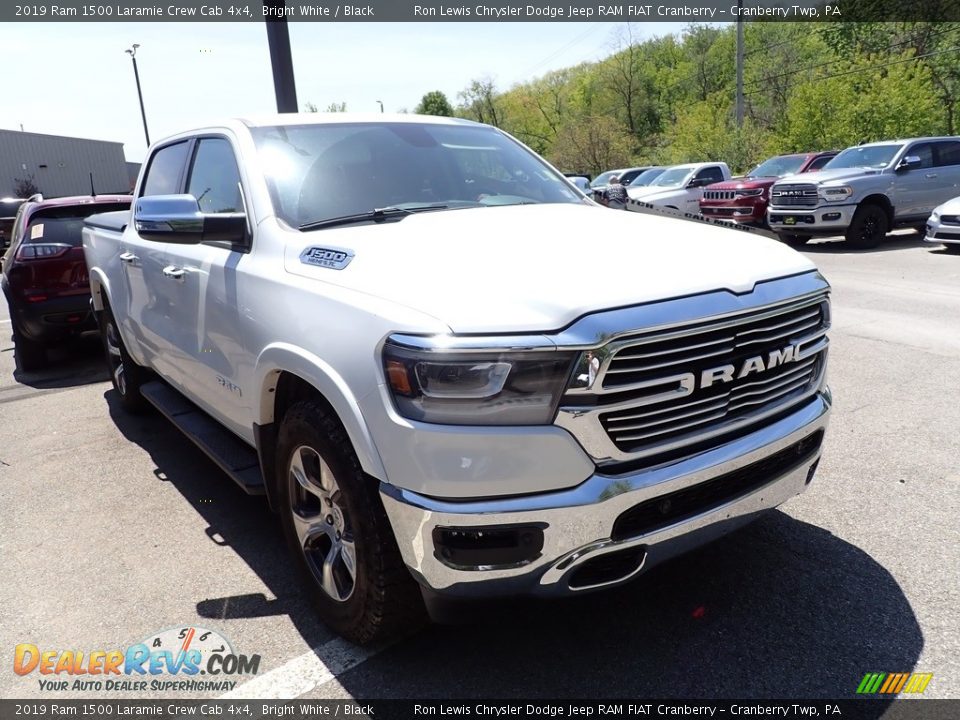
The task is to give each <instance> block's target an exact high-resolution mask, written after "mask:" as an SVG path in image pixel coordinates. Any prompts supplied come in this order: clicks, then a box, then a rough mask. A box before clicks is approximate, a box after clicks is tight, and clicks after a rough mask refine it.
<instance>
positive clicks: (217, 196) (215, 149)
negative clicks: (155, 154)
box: [187, 138, 243, 213]
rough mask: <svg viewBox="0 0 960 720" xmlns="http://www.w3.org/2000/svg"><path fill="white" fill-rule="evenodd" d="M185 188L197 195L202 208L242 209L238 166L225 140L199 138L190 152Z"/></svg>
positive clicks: (207, 209)
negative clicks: (194, 151) (192, 152)
mask: <svg viewBox="0 0 960 720" xmlns="http://www.w3.org/2000/svg"><path fill="white" fill-rule="evenodd" d="M187 192H188V193H189V194H190V195H193V196H194V197H195V198H196V199H197V202H198V203H199V204H200V210H201V212H205V213H231V212H243V202H242V200H241V196H240V171H239V170H238V169H237V160H236V158H235V157H234V155H233V148H232V147H230V143H229V142H228V141H227V140H224V139H223V138H203V139H201V140H200V142H199V143H198V144H197V151H196V153H195V154H194V156H193V166H192V167H191V168H190V180H189V181H188V182H187Z"/></svg>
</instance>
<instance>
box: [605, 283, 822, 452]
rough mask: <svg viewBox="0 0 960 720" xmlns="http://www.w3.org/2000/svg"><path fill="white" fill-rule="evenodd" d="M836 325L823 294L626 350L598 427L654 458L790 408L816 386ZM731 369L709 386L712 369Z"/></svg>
mask: <svg viewBox="0 0 960 720" xmlns="http://www.w3.org/2000/svg"><path fill="white" fill-rule="evenodd" d="M828 324H829V312H828V309H827V304H826V299H825V297H824V296H816V297H813V298H808V299H806V300H803V301H800V302H792V303H785V304H783V305H780V306H779V307H775V308H765V309H762V310H757V311H754V312H750V313H744V314H741V315H738V316H735V317H732V318H723V319H719V320H715V321H712V322H710V321H707V322H702V323H699V324H696V325H692V326H690V327H687V328H684V329H682V330H676V329H674V330H672V331H663V332H657V333H654V334H651V335H648V336H644V337H641V338H637V339H631V340H627V341H624V342H622V343H618V344H617V346H616V347H615V348H614V347H611V348H610V357H609V359H608V360H607V362H606V364H605V366H604V367H603V369H602V371H601V374H600V377H599V378H598V383H599V387H598V388H597V389H596V390H595V392H597V393H598V405H599V410H600V411H601V413H600V417H599V419H600V424H601V426H602V427H603V429H604V431H605V432H606V434H607V436H608V437H609V438H610V440H611V441H612V442H613V444H614V445H615V446H616V447H617V448H618V449H619V450H621V451H622V452H625V453H631V454H633V453H643V454H648V453H652V452H655V451H656V450H657V449H662V448H663V447H664V446H668V447H669V448H673V447H676V446H680V445H683V444H687V443H690V442H695V441H697V440H698V439H700V438H702V437H703V435H704V434H705V433H711V432H713V431H719V429H722V428H723V427H725V426H729V425H730V424H731V423H733V422H735V421H738V420H742V419H744V418H749V417H752V416H756V415H761V414H763V415H766V414H769V413H770V412H773V411H775V410H778V409H785V408H786V407H788V406H789V405H790V404H791V402H793V401H796V400H798V399H800V398H801V397H805V396H806V395H808V394H809V393H810V391H811V390H812V389H813V388H814V387H815V386H816V384H817V382H818V380H819V377H820V374H821V369H822V364H823V363H822V360H823V356H824V353H825V349H826V339H825V337H824V335H825V333H826V330H827V327H828ZM794 346H795V347H796V350H795V355H792V356H791V359H790V361H789V362H785V361H784V355H783V353H784V352H791V353H792V352H794V351H790V350H789V348H791V347H794ZM771 353H773V354H774V357H773V359H771ZM751 358H760V359H761V362H762V363H763V368H762V369H761V368H759V367H758V366H757V365H756V361H753V363H752V364H749V363H750V359H751ZM745 365H749V367H750V368H751V369H750V371H749V372H745V373H744V372H742V371H743V370H744V369H745V368H744V366H745ZM724 368H730V370H729V373H730V375H731V377H732V379H731V380H730V381H727V382H723V381H718V380H714V381H713V382H706V381H705V379H704V372H705V371H709V372H710V373H711V375H710V377H716V374H717V372H718V371H722V370H723V369H724ZM721 375H722V372H721ZM703 385H706V387H703ZM595 387H596V386H595ZM605 404H609V405H610V410H609V411H607V412H603V406H604V405H605Z"/></svg>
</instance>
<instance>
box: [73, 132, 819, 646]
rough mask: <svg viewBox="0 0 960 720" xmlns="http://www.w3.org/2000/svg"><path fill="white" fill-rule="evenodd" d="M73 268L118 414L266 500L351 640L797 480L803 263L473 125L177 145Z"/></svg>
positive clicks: (612, 555) (605, 570) (811, 271)
mask: <svg viewBox="0 0 960 720" xmlns="http://www.w3.org/2000/svg"><path fill="white" fill-rule="evenodd" d="M584 238H590V241H589V243H585V242H584ZM588 245H589V247H588ZM84 250H85V253H86V259H87V263H88V265H89V270H90V285H91V290H92V298H93V299H92V303H93V308H94V310H95V312H96V313H97V315H98V317H99V319H100V327H101V330H102V336H103V341H104V347H105V350H106V355H107V359H108V362H109V363H110V368H111V376H112V378H113V385H114V388H115V390H116V393H117V394H118V397H119V399H120V402H121V403H122V405H123V406H124V407H125V408H126V409H128V410H130V411H139V410H141V409H142V408H143V407H144V405H145V403H150V404H152V405H154V406H155V407H156V408H158V409H159V410H160V411H161V412H162V413H164V414H165V415H166V416H167V417H169V419H170V420H171V421H172V422H173V423H174V424H175V425H176V426H177V427H179V428H180V429H181V430H182V431H183V432H184V433H185V434H186V435H187V437H189V438H190V439H191V440H192V441H193V442H195V443H196V444H197V445H198V446H199V447H201V448H202V449H203V450H204V451H205V452H207V454H208V455H209V456H210V457H211V458H212V459H213V460H214V461H215V462H216V463H217V464H218V465H219V466H220V467H221V468H222V469H223V470H224V471H225V472H226V473H227V474H228V475H229V476H230V477H232V478H233V479H234V480H235V481H237V482H238V483H239V485H240V486H241V487H242V488H243V489H244V490H246V491H247V492H251V493H262V494H265V495H266V496H267V499H268V501H269V503H270V505H271V507H272V508H273V509H274V510H275V511H276V512H277V513H278V514H279V517H280V520H281V524H282V526H283V530H284V533H285V535H286V538H287V541H288V542H289V544H290V546H291V549H292V552H293V557H294V558H295V562H296V564H297V565H298V566H299V568H300V570H301V571H302V572H303V575H304V577H305V578H306V581H307V583H308V586H309V587H310V590H311V593H312V596H313V597H314V599H315V601H316V605H317V607H318V609H319V612H320V613H321V614H322V618H323V620H324V621H325V622H327V623H328V624H329V625H330V626H331V627H332V628H334V629H335V630H336V631H338V632H340V633H341V634H343V635H344V636H346V637H348V638H350V639H352V640H355V641H358V642H369V641H373V640H376V639H378V638H382V637H384V636H385V635H389V634H391V633H393V632H396V631H397V630H398V629H399V628H403V627H404V626H407V625H408V624H409V622H410V621H411V618H414V617H417V616H419V615H420V614H422V612H423V609H424V606H425V605H426V607H427V609H428V610H431V611H433V612H436V611H438V610H439V609H441V608H443V607H445V605H446V601H447V600H448V599H454V600H457V599H483V598H488V597H493V596H516V595H523V594H530V595H538V596H550V595H563V594H571V593H578V592H585V591H589V590H594V589H598V588H604V587H609V586H614V585H618V584H621V583H624V582H627V581H628V580H630V579H631V578H633V577H635V576H637V575H638V574H639V573H641V572H642V571H645V570H647V569H649V568H651V567H653V566H654V565H656V564H657V563H660V562H662V561H664V560H665V559H667V558H669V557H671V556H674V555H676V554H678V553H681V552H684V551H686V550H688V549H690V548H693V547H696V546H698V545H701V544H702V543H704V542H707V541H708V540H710V539H712V538H715V537H718V536H720V535H722V534H724V533H726V532H728V531H730V530H732V529H733V528H736V527H738V526H740V525H742V524H743V523H745V522H747V521H749V520H750V519H751V518H754V517H756V516H757V515H758V513H760V512H761V511H763V510H767V509H770V508H773V507H775V506H777V505H779V504H780V503H782V502H783V501H785V500H787V499H789V498H790V497H792V496H794V495H796V494H798V493H800V492H802V491H803V490H804V489H805V487H806V486H807V485H808V483H809V482H810V481H811V479H812V478H813V474H814V471H815V469H816V466H817V462H818V460H819V457H820V450H821V443H822V440H823V435H824V431H825V428H826V426H827V419H828V416H829V412H830V406H831V397H830V393H829V390H828V388H827V386H826V384H825V372H826V359H827V342H828V341H827V337H826V333H827V330H828V327H829V324H830V308H829V285H828V284H827V282H826V281H825V280H824V278H823V277H822V276H821V275H820V274H819V273H818V272H817V270H816V269H815V268H814V266H813V265H812V264H811V263H810V262H809V261H808V260H807V259H805V258H804V257H803V256H801V255H800V254H798V253H796V252H795V251H794V250H792V249H791V248H789V247H786V246H785V245H783V244H781V243H778V242H775V241H772V240H767V239H763V238H757V237H744V236H743V235H742V234H741V233H737V232H735V231H732V230H728V229H724V228H718V227H709V226H701V225H698V224H696V223H692V222H685V221H682V220H675V219H671V218H662V217H651V216H646V215H635V214H631V213H616V212H610V211H609V210H606V209H604V208H602V207H600V206H598V205H596V204H595V203H593V202H592V201H591V200H589V199H587V198H586V197H585V196H584V195H583V194H582V193H580V192H579V191H578V190H577V189H576V188H575V187H574V186H573V185H571V184H570V183H569V182H567V180H566V179H565V178H564V177H563V176H562V175H561V174H560V173H559V172H557V171H556V170H555V169H554V168H552V167H550V166H549V165H547V164H546V163H545V162H544V161H543V160H541V159H540V158H539V157H538V156H536V155H535V154H534V153H533V152H531V151H530V150H529V149H527V148H526V147H524V146H523V145H521V144H520V143H518V142H517V141H516V140H514V139H513V138H511V137H510V136H508V135H506V134H505V133H503V132H501V131H499V130H497V129H494V128H491V127H488V126H485V125H479V124H475V123H470V122H467V121H462V120H455V119H450V118H425V117H418V116H413V115H398V116H389V115H387V116H384V115H374V116H366V117H365V116H350V115H340V114H338V115H334V116H330V117H327V116H322V115H307V116H298V115H283V116H273V117H270V118H267V119H264V120H258V121H249V120H242V121H241V120H238V121H230V122H226V123H224V124H222V125H218V126H215V127H206V128H201V129H197V130H194V131H191V132H186V133H182V134H180V135H176V136H174V137H171V138H167V139H165V140H163V141H161V142H159V143H157V144H155V145H154V146H153V147H152V148H151V149H150V152H149V156H148V158H147V160H146V162H145V163H144V165H143V170H142V172H141V176H140V179H139V181H138V183H137V187H136V192H135V201H134V208H133V211H132V215H130V214H128V213H111V214H105V215H98V216H94V217H92V218H90V220H89V221H88V223H87V226H86V228H85V229H84Z"/></svg>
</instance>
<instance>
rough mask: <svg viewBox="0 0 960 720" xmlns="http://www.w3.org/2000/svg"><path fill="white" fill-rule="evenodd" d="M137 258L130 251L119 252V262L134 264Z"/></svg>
mask: <svg viewBox="0 0 960 720" xmlns="http://www.w3.org/2000/svg"><path fill="white" fill-rule="evenodd" d="M138 259H139V258H138V257H137V256H136V255H134V254H133V253H132V252H125V253H120V262H123V263H126V264H127V265H133V264H135V263H136V262H137V260H138Z"/></svg>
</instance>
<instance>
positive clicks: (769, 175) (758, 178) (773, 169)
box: [700, 150, 837, 227]
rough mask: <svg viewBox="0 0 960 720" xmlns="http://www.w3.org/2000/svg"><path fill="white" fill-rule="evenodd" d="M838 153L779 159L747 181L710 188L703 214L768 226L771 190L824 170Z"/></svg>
mask: <svg viewBox="0 0 960 720" xmlns="http://www.w3.org/2000/svg"><path fill="white" fill-rule="evenodd" d="M836 154H837V153H836V151H835V150H831V151H828V152H817V153H800V154H797V155H777V156H776V157H772V158H770V159H769V160H765V161H764V162H762V163H760V164H759V165H757V167H755V168H754V169H753V170H751V171H750V172H749V173H747V174H746V175H745V176H744V177H739V178H734V179H733V180H725V181H724V182H719V183H714V184H713V185H707V187H705V188H704V189H703V196H702V197H701V198H700V214H701V215H703V216H704V217H708V218H716V219H717V220H729V221H732V222H735V223H742V224H744V225H757V226H761V227H763V226H766V224H767V203H768V202H769V201H770V188H771V186H772V185H773V184H774V183H775V182H776V181H777V180H778V179H779V178H781V177H784V176H785V175H795V174H797V173H805V172H813V171H814V170H820V169H821V168H822V167H823V166H824V165H826V164H827V163H828V162H829V161H830V160H831V158H833V156H834V155H836Z"/></svg>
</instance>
